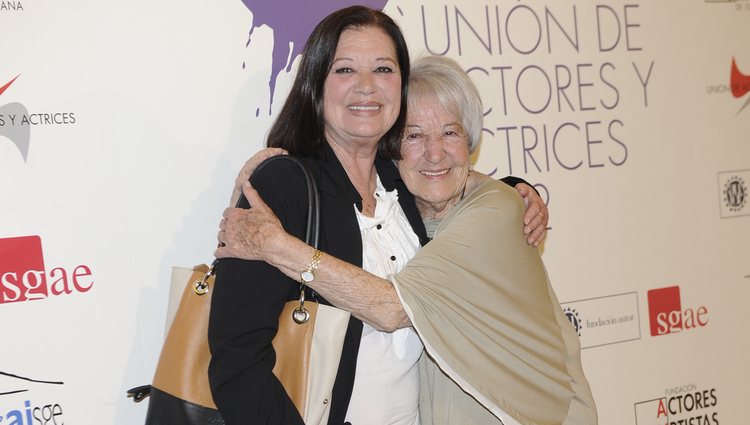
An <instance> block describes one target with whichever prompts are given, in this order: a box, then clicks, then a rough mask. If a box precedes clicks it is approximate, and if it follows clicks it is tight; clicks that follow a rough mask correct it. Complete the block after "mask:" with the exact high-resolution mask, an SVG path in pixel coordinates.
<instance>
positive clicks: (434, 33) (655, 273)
mask: <svg viewBox="0 0 750 425" xmlns="http://www.w3.org/2000/svg"><path fill="white" fill-rule="evenodd" d="M384 2H385V1H384V0H383V2H382V3H384ZM245 3H247V5H246V4H245ZM245 3H243V2H241V1H238V0H231V1H220V2H178V1H176V0H164V1H161V2H157V3H153V2H145V1H142V0H136V1H130V2H125V3H122V2H114V1H98V2H95V1H86V0H70V1H67V2H52V1H33V2H32V1H2V2H0V52H2V60H1V61H0V320H1V321H2V322H1V323H2V329H3V331H2V337H3V338H2V341H3V348H2V351H1V354H0V424H6V423H8V424H12V425H20V424H24V425H27V424H62V423H66V424H69V425H70V424H102V423H114V424H133V423H140V422H142V419H143V416H144V415H145V410H146V407H147V406H146V403H141V404H133V403H132V402H131V401H130V400H128V399H126V398H125V390H126V389H128V388H130V387H133V386H136V385H140V384H144V383H148V382H150V380H151V376H152V374H153V369H154V367H155V364H156V361H157V359H158V354H159V349H160V343H161V339H162V338H163V331H164V326H163V324H164V317H165V312H166V300H167V293H168V278H169V271H170V268H171V266H172V265H193V264H197V263H201V262H207V261H210V260H211V253H212V251H213V247H214V245H215V234H216V231H217V223H218V219H219V217H220V215H221V211H222V210H223V208H224V207H225V205H226V203H227V201H228V197H229V194H230V192H231V187H232V184H233V181H234V176H235V174H236V172H237V170H238V169H239V168H240V167H241V165H242V164H243V162H244V160H245V159H246V158H247V157H249V156H250V155H251V154H252V153H253V152H254V151H256V150H257V149H258V148H259V147H260V146H261V145H262V141H263V138H264V135H265V132H266V130H267V128H268V126H269V125H270V122H271V121H272V119H273V116H274V114H275V112H276V111H277V110H278V108H279V105H281V103H282V102H283V98H284V96H285V95H286V93H287V92H288V88H289V85H290V82H291V79H292V77H293V69H294V66H291V71H287V70H286V69H281V70H279V68H285V67H286V65H293V64H294V63H296V62H292V63H290V64H289V63H288V64H283V66H279V62H278V60H277V61H276V62H275V63H274V64H272V61H271V58H272V56H273V55H274V52H273V48H274V46H276V48H277V52H276V57H279V56H278V55H279V53H278V52H279V51H280V52H282V53H284V52H286V50H287V49H286V46H287V45H289V42H290V40H293V39H294V38H293V37H292V36H293V35H296V36H299V34H296V33H295V32H294V31H295V28H298V27H297V25H298V24H297V23H296V21H295V19H301V18H304V17H305V16H307V15H306V14H305V13H304V12H303V11H300V10H299V8H298V7H297V6H293V7H292V6H289V5H287V4H285V3H284V2H282V1H277V2H274V3H273V4H268V5H267V4H263V2H261V4H255V3H256V2H254V1H252V0H246V2H245ZM333 3H334V4H335V7H334V6H331V2H328V1H322V0H321V1H316V2H305V4H306V7H310V8H313V9H315V8H318V9H319V10H325V9H326V8H328V9H335V8H338V7H341V6H343V5H345V4H348V2H347V1H343V0H341V1H338V2H333ZM371 3H372V4H376V3H377V0H371ZM290 7H291V9H290ZM289 10H296V11H297V12H299V13H297V14H295V13H291V14H290V12H289ZM385 11H386V12H387V13H389V14H390V15H391V16H393V17H394V19H396V20H397V21H398V22H399V23H400V25H401V26H402V29H403V30H404V33H405V34H406V36H407V39H408V42H409V44H410V49H411V52H412V56H413V57H416V56H418V55H420V54H423V53H425V52H432V53H435V54H446V55H449V56H451V57H453V58H455V59H457V60H458V61H459V62H460V63H461V64H462V65H463V66H464V67H465V68H466V69H467V70H468V71H469V72H470V75H471V76H472V78H473V79H474V80H475V82H476V83H477V85H478V86H479V87H480V89H481V91H482V93H483V97H484V102H485V106H486V107H487V115H486V117H485V130H486V131H485V135H484V141H483V144H482V147H481V150H480V152H479V154H478V156H477V158H476V168H477V169H478V170H480V171H485V172H494V175H495V176H497V177H501V176H504V175H507V174H513V175H516V176H520V177H524V178H525V179H527V180H529V181H531V182H533V183H535V184H537V185H538V189H539V190H540V191H541V192H542V193H543V194H545V197H546V199H547V200H548V204H549V209H550V213H551V216H552V217H551V220H550V227H551V229H550V231H549V233H548V237H547V240H546V242H545V245H544V247H543V250H544V251H543V252H544V259H545V262H546V264H547V267H548V270H549V274H550V277H551V279H552V282H553V285H554V286H555V289H556V291H557V294H558V298H559V299H560V300H561V302H562V304H563V307H564V308H565V309H566V311H567V312H568V314H569V316H570V318H571V320H572V321H573V322H574V323H575V324H577V325H578V330H579V334H580V335H581V342H582V345H583V346H584V351H583V357H584V367H585V369H586V372H587V375H588V377H589V379H590V381H591V384H592V388H593V390H594V396H595V398H596V401H597V404H598V408H599V414H600V423H602V424H613V425H618V424H623V425H633V424H637V425H643V424H648V425H652V424H679V425H699V424H700V425H718V424H719V423H721V424H724V425H726V424H744V423H746V419H742V418H744V417H745V416H746V414H745V410H746V409H745V406H744V400H745V398H746V397H747V396H748V395H750V392H748V390H747V389H746V382H748V381H749V380H750V366H748V362H747V361H746V359H747V358H748V355H749V354H750V334H748V332H747V330H745V329H744V326H743V325H742V323H743V322H744V320H743V317H745V315H746V301H745V300H747V299H748V295H750V258H749V257H750V217H749V216H750V206H748V205H747V204H748V203H747V199H748V197H750V192H748V186H749V185H750V107H748V103H750V93H748V90H750V52H748V49H747V42H748V40H750V1H748V0H735V1H710V0H687V1H686V0H663V1H660V2H646V1H642V2H621V1H601V2H592V1H583V0H576V1H572V2H552V1H547V2H544V1H523V2H507V1H492V0H486V1H484V2H479V1H472V2H459V1H445V2H433V1H428V0H422V1H408V0H391V1H388V2H387V4H386V5H385ZM293 15H295V16H293ZM251 30H252V31H251ZM292 47H293V45H292ZM285 54H286V59H284V60H286V61H294V59H295V56H294V54H293V53H288V52H286V53H285ZM733 60H734V61H735V63H736V67H737V69H736V72H735V74H734V75H733V74H732V62H733ZM272 87H273V88H274V95H273V98H271V97H270V93H271V88H272ZM269 110H270V112H269Z"/></svg>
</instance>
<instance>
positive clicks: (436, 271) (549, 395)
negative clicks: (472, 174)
mask: <svg viewBox="0 0 750 425" xmlns="http://www.w3.org/2000/svg"><path fill="white" fill-rule="evenodd" d="M524 210H525V208H524V205H523V202H522V200H521V198H520V197H519V196H518V194H517V192H516V191H515V190H514V189H512V188H510V187H508V186H506V185H505V184H503V183H499V182H494V181H493V182H488V183H485V184H484V185H482V186H480V187H479V188H478V189H476V190H475V191H474V192H472V193H470V194H469V195H468V196H467V197H466V198H465V199H463V200H462V201H461V202H460V203H459V204H458V205H456V206H455V207H454V208H453V209H452V210H451V211H449V212H448V215H447V216H446V217H445V218H444V219H443V220H442V222H441V223H440V225H439V226H438V229H437V232H436V235H435V238H434V239H433V240H432V241H431V242H430V243H428V244H427V245H426V246H425V247H423V248H422V249H421V250H420V251H419V252H418V253H417V255H416V256H415V257H414V258H413V259H412V260H411V261H409V263H408V264H407V265H406V267H405V268H404V269H403V270H402V271H401V272H399V273H398V274H397V275H395V276H394V277H393V281H394V285H395V287H396V289H397V291H398V293H399V297H400V298H401V301H402V304H403V305H404V307H405V309H406V311H407V314H408V315H409V317H410V319H411V321H412V324H413V326H414V328H415V329H416V331H417V333H419V336H420V337H421V338H422V341H423V343H424V345H425V349H426V352H427V354H428V355H427V356H425V355H423V356H422V357H423V358H422V360H421V365H420V367H421V374H422V376H421V378H422V383H423V385H422V387H421V389H420V415H421V419H422V424H423V425H429V424H434V425H443V424H462V425H463V424H470V423H475V424H499V423H501V422H499V421H498V420H497V418H500V419H502V420H503V421H504V423H505V424H506V425H511V424H524V425H528V424H534V425H552V424H557V425H559V424H565V425H591V424H596V422H597V419H596V418H597V417H596V408H595V406H594V401H593V398H592V395H591V390H590V389H589V384H588V382H587V380H586V378H585V376H584V374H583V370H582V367H581V359H580V344H579V342H578V337H577V335H576V334H575V331H574V329H573V327H572V325H571V324H570V322H568V320H567V318H566V317H565V314H564V313H563V312H562V309H561V308H560V305H559V303H558V300H557V298H556V296H555V293H554V291H553V290H552V287H551V286H550V284H549V281H548V278H547V273H546V270H545V268H544V265H543V263H542V260H541V256H540V254H539V250H538V249H536V248H533V247H530V246H528V245H527V244H526V241H525V238H524V236H523V234H522V232H521V228H522V226H521V222H522V216H523V213H524ZM435 365H437V367H439V369H437V368H436V367H435ZM457 385H458V386H457ZM469 395H471V396H469ZM490 413H491V414H490Z"/></svg>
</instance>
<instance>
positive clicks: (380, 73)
mask: <svg viewBox="0 0 750 425" xmlns="http://www.w3.org/2000/svg"><path fill="white" fill-rule="evenodd" d="M400 108H401V72H400V70H399V66H398V61H397V58H396V49H395V47H394V45H393V41H392V40H391V39H390V37H388V35H386V33H385V32H383V31H382V30H381V29H379V28H374V27H365V28H353V29H347V30H344V32H342V33H341V37H340V38H339V42H338V46H337V48H336V55H335V57H334V59H333V64H332V65H331V70H330V72H329V73H328V76H327V77H326V81H325V85H324V87H323V117H324V120H325V135H326V139H327V140H328V142H329V143H335V144H338V145H342V146H344V147H347V148H352V147H356V146H367V147H373V148H374V147H375V146H377V143H378V141H379V140H380V138H381V137H383V135H384V134H385V133H386V132H387V131H388V130H389V129H390V128H391V127H392V126H393V123H394V122H396V118H397V117H398V113H399V110H400Z"/></svg>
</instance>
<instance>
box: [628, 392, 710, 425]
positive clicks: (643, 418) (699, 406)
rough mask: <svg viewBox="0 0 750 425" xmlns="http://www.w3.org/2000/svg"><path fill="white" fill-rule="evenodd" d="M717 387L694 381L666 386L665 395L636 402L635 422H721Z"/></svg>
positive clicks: (707, 424)
mask: <svg viewBox="0 0 750 425" xmlns="http://www.w3.org/2000/svg"><path fill="white" fill-rule="evenodd" d="M718 403H719V398H718V391H717V390H716V388H715V387H708V386H707V387H700V388H699V387H698V386H697V385H695V384H692V383H691V384H685V385H678V386H674V387H669V388H666V389H665V390H664V396H663V397H658V398H653V399H649V400H644V401H639V402H636V403H634V410H635V423H636V425H672V424H675V425H677V424H680V425H698V424H700V425H719V412H718V410H717V405H718Z"/></svg>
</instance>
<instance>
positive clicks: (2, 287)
mask: <svg viewBox="0 0 750 425" xmlns="http://www.w3.org/2000/svg"><path fill="white" fill-rule="evenodd" d="M93 285H94V280H93V277H92V276H91V269H90V268H89V267H88V266H85V265H79V266H76V267H74V268H72V269H71V270H66V269H65V268H63V267H55V268H53V269H51V270H50V271H49V272H47V271H46V269H45V267H44V256H43V255H42V240H41V238H40V237H39V236H22V237H15V238H6V239H0V304H3V303H12V302H19V301H31V300H41V299H45V298H47V297H49V296H57V295H63V294H65V295H67V294H71V293H73V292H88V291H89V290H91V287H92V286H93Z"/></svg>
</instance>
